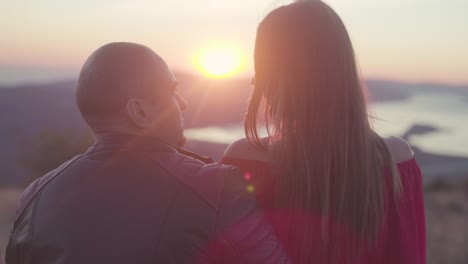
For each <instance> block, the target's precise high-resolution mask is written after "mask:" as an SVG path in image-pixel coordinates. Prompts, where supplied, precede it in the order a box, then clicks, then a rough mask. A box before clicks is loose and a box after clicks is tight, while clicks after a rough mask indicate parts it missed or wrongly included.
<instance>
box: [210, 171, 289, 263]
mask: <svg viewBox="0 0 468 264" xmlns="http://www.w3.org/2000/svg"><path fill="white" fill-rule="evenodd" d="M254 191H255V190H254V189H253V187H252V186H250V185H249V183H248V182H247V181H246V180H244V179H243V177H242V175H241V173H240V170H238V169H235V168H229V170H228V171H226V173H225V181H224V191H223V194H222V198H221V205H220V208H219V212H218V219H217V226H216V233H217V240H216V243H215V244H214V246H212V247H211V249H210V250H209V252H210V260H209V262H210V263H288V260H287V256H286V254H285V252H284V251H283V249H282V247H281V245H280V243H279V241H278V240H277V238H276V236H275V233H274V230H273V228H272V226H271V225H270V223H269V221H268V219H267V218H266V217H265V215H264V214H263V213H262V211H261V210H260V209H259V208H258V207H257V203H256V199H255V194H254Z"/></svg>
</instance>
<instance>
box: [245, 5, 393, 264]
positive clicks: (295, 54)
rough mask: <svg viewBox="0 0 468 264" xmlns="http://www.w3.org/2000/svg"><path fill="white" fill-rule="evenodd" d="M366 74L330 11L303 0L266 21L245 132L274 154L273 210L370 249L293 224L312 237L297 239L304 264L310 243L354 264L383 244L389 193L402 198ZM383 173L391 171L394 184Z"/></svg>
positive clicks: (258, 44) (302, 234)
mask: <svg viewBox="0 0 468 264" xmlns="http://www.w3.org/2000/svg"><path fill="white" fill-rule="evenodd" d="M359 76H360V75H359V73H358V67H357V64H356V60H355V55H354V50H353V47H352V43H351V40H350V37H349V35H348V33H347V30H346V28H345V26H344V24H343V22H342V21H341V19H340V18H339V16H338V15H337V14H336V13H335V12H334V11H333V10H332V9H331V8H330V7H329V6H328V5H326V4H325V3H323V2H321V1H297V2H295V3H293V4H290V5H287V6H282V7H280V8H278V9H276V10H274V11H272V12H271V13H270V14H268V15H267V16H266V17H265V18H264V20H263V21H262V22H261V23H260V25H259V27H258V30H257V37H256V43H255V84H254V85H255V88H254V90H253V93H252V96H251V99H250V102H249V106H248V110H247V114H246V118H245V132H246V137H247V139H248V140H249V142H250V143H252V144H254V145H256V146H258V147H260V148H264V149H268V152H269V153H270V154H271V155H272V164H273V166H274V170H273V171H275V172H276V173H275V177H276V190H275V198H276V201H275V207H277V208H283V209H287V212H289V213H288V215H289V216H294V215H295V214H296V213H298V212H303V211H304V210H308V211H311V212H318V213H320V215H322V216H323V217H325V218H327V219H329V220H331V219H333V222H339V223H342V224H343V225H344V226H346V228H347V229H349V230H352V232H353V237H354V238H355V240H354V241H360V242H362V243H357V244H355V245H346V246H345V247H346V248H345V249H343V247H342V246H340V245H338V244H341V245H342V244H343V243H341V242H340V241H335V240H334V239H338V235H337V233H336V232H332V231H330V228H329V227H328V223H329V222H328V221H323V222H322V226H321V227H320V229H318V230H320V233H321V234H313V233H314V232H313V231H312V228H308V227H304V226H302V227H299V226H294V225H293V224H292V225H291V227H290V232H291V233H295V232H296V233H297V235H298V237H305V238H304V239H301V240H298V239H295V241H290V242H291V243H293V245H295V246H293V248H294V251H295V253H294V254H296V255H297V256H296V259H298V260H299V262H300V263H309V262H310V261H312V259H311V258H312V254H313V253H311V250H312V249H311V248H310V244H308V243H307V241H306V240H307V239H308V237H311V236H320V239H321V241H323V243H324V244H327V245H328V246H327V248H328V253H326V254H329V256H328V257H326V258H323V259H322V261H324V262H321V263H325V262H327V260H328V261H329V262H331V261H332V260H334V261H337V259H339V258H340V256H339V255H341V254H343V250H345V251H346V252H345V253H344V254H346V256H347V257H346V258H345V259H351V258H352V255H353V254H356V255H357V254H359V253H356V252H362V250H364V249H365V248H369V247H372V246H375V243H376V241H377V237H378V235H379V231H380V228H381V226H382V223H383V220H384V214H385V208H386V198H387V197H389V196H388V193H387V190H391V191H392V192H394V194H398V193H399V192H400V190H401V184H400V178H399V175H398V172H397V169H396V166H395V164H394V162H393V160H392V157H391V155H390V152H389V150H388V149H387V147H386V145H385V143H384V141H383V139H382V138H381V137H380V136H378V135H377V134H376V133H375V132H374V131H373V130H372V128H371V125H370V123H369V120H368V113H367V106H366V98H365V95H364V85H363V84H362V82H361V80H360V77H359ZM262 114H263V115H262ZM262 117H263V118H262ZM260 119H263V121H264V122H263V123H262V122H260ZM260 125H266V127H267V130H268V134H269V136H270V142H269V143H265V142H264V141H263V140H262V139H261V138H260V135H259V134H260V133H259V126H260ZM384 168H388V169H389V170H391V175H392V178H391V180H390V181H388V184H387V182H386V178H385V173H384ZM387 187H388V188H387ZM395 197H397V195H395ZM330 252H331V253H330ZM324 254H325V253H324Z"/></svg>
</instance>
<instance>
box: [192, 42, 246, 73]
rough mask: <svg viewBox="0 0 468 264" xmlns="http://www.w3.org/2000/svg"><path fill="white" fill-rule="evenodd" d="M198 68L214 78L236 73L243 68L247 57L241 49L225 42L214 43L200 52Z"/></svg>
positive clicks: (196, 61) (196, 60)
mask: <svg viewBox="0 0 468 264" xmlns="http://www.w3.org/2000/svg"><path fill="white" fill-rule="evenodd" d="M195 64H196V66H197V68H198V69H199V70H200V71H201V72H203V73H204V74H205V75H207V76H209V77H212V78H223V77H228V76H232V75H235V74H237V73H239V72H241V71H242V70H243V67H244V64H245V58H244V56H243V54H242V52H241V50H240V49H238V48H236V47H233V46H229V45H223V44H217V45H212V46H210V47H207V48H205V49H203V50H201V51H199V52H198V54H197V55H196V58H195Z"/></svg>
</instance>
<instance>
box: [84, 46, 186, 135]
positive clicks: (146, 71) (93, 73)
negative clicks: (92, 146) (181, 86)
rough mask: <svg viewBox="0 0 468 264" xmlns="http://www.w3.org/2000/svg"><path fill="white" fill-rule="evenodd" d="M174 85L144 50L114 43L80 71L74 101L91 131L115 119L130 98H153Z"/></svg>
mask: <svg viewBox="0 0 468 264" xmlns="http://www.w3.org/2000/svg"><path fill="white" fill-rule="evenodd" d="M176 84H177V81H176V79H175V77H174V76H173V74H172V73H171V71H170V70H169V68H168V66H167V64H166V62H164V60H163V59H162V58H161V57H159V56H158V55H157V54H156V53H155V52H154V51H152V50H151V49H149V48H148V47H146V46H143V45H140V44H135V43H127V42H117V43H110V44H107V45H104V46H102V47H100V48H99V49H97V50H96V51H95V52H93V54H91V56H90V57H89V58H88V60H87V61H86V63H85V64H84V66H83V68H82V69H81V72H80V76H79V79H78V87H77V90H76V101H77V104H78V108H79V109H80V111H81V113H82V115H83V118H84V119H85V120H86V121H87V122H88V124H89V125H90V126H91V128H92V129H93V128H94V127H95V126H96V125H98V123H101V121H104V120H102V119H106V121H109V120H110V119H113V118H118V115H119V114H120V113H122V111H123V110H124V109H125V106H126V103H127V102H128V100H129V98H155V100H157V98H158V93H159V92H166V91H165V90H167V89H172V88H174V87H175V85H176Z"/></svg>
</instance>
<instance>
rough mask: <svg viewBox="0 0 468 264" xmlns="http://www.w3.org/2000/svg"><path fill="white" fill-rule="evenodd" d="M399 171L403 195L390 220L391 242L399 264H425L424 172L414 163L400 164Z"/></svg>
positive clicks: (413, 161)
mask: <svg viewBox="0 0 468 264" xmlns="http://www.w3.org/2000/svg"><path fill="white" fill-rule="evenodd" d="M398 170H399V172H400V178H401V183H402V187H403V194H402V197H401V199H400V203H399V206H398V210H397V211H395V212H393V213H391V215H393V216H391V217H390V219H389V221H390V223H389V227H390V229H389V237H390V241H389V242H390V247H391V248H393V249H394V250H391V251H393V253H394V254H395V255H398V256H399V257H400V260H399V261H400V262H401V261H403V263H414V264H425V263H426V220H425V214H424V195H423V183H422V174H421V170H420V168H419V165H418V163H417V162H416V160H415V159H412V160H410V161H407V162H404V163H400V164H398ZM393 221H396V222H397V223H395V222H393ZM392 222H393V223H392ZM387 253H389V252H387Z"/></svg>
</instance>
